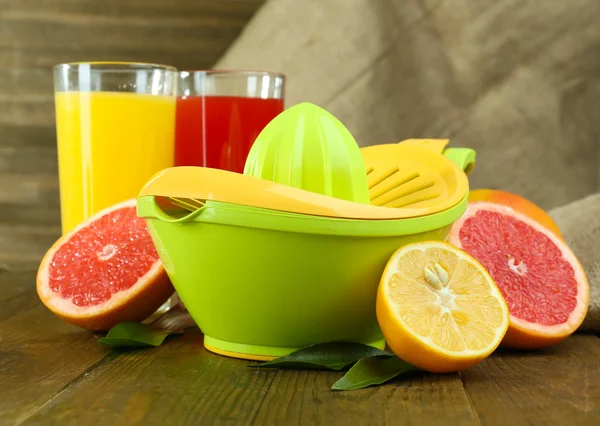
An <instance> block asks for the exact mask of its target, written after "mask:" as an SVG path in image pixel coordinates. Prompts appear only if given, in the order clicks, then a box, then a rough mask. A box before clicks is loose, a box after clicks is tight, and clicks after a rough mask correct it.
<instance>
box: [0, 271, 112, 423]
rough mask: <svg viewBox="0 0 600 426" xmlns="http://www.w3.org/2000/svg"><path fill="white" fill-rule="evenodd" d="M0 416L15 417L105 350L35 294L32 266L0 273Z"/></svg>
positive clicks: (5, 420) (4, 418) (89, 365)
mask: <svg viewBox="0 0 600 426" xmlns="http://www.w3.org/2000/svg"><path fill="white" fill-rule="evenodd" d="M0 294H2V296H0V419H2V420H1V423H2V424H14V423H19V422H20V421H21V420H23V419H24V418H26V417H27V416H29V415H30V414H31V413H32V412H33V411H35V410H36V409H37V408H38V407H39V406H41V405H42V404H44V403H45V402H46V401H48V400H49V399H50V398H52V397H53V396H55V395H56V394H57V393H59V392H60V391H61V390H62V389H63V388H65V387H67V386H68V385H69V384H70V383H71V382H72V381H73V380H76V379H77V378H78V377H79V376H81V375H82V374H84V373H85V372H86V371H88V370H90V369H91V368H93V367H94V366H95V365H97V364H98V363H99V362H101V361H102V359H103V358H104V357H105V356H107V355H108V354H109V351H108V350H107V349H106V348H104V347H102V346H101V345H99V344H98V343H97V342H96V339H95V338H94V337H93V334H92V333H90V332H87V331H83V330H79V329H77V328H75V327H73V326H71V325H69V324H67V323H65V322H64V321H62V320H59V319H58V318H57V317H55V316H54V315H53V314H52V313H50V311H48V310H47V309H46V308H45V307H44V306H43V305H42V304H41V303H40V302H39V300H38V299H37V295H36V293H35V272H28V273H26V274H23V273H11V272H2V273H0Z"/></svg>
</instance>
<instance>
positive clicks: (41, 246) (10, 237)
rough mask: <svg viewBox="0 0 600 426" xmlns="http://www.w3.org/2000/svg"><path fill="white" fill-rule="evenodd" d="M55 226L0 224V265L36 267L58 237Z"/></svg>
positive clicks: (58, 230)
mask: <svg viewBox="0 0 600 426" xmlns="http://www.w3.org/2000/svg"><path fill="white" fill-rule="evenodd" d="M60 234H61V231H60V228H59V227H57V226H54V227H43V226H26V225H5V224H2V223H0V265H1V264H3V263H5V264H9V265H10V264H21V265H24V264H29V265H32V266H34V265H35V266H37V264H38V263H39V262H40V260H42V256H43V255H44V254H45V253H46V251H47V250H48V249H49V248H50V246H51V245H52V244H53V243H54V241H56V240H57V239H58V237H60Z"/></svg>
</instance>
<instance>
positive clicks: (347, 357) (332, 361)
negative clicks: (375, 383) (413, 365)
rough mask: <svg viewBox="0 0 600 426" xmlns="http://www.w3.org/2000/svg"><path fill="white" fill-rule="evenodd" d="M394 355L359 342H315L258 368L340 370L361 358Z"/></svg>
mask: <svg viewBox="0 0 600 426" xmlns="http://www.w3.org/2000/svg"><path fill="white" fill-rule="evenodd" d="M392 356H394V355H392V354H390V353H388V352H385V351H382V350H380V349H377V348H373V347H371V346H367V345H363V344H361V343H349V342H331V343H317V344H316V345H311V346H307V347H305V348H302V349H299V350H297V351H295V352H292V353H291V354H289V355H286V356H283V357H281V358H277V359H274V360H272V361H267V362H264V363H262V364H259V365H258V367H259V368H294V369H299V370H323V369H325V370H341V369H343V368H345V367H347V366H349V365H350V364H353V363H355V362H356V361H358V360H359V359H362V358H371V357H388V358H389V357H392Z"/></svg>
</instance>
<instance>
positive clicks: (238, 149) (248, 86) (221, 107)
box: [175, 70, 285, 173]
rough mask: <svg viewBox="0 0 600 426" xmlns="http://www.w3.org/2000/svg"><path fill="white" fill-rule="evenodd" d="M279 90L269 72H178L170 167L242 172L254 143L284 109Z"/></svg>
mask: <svg viewBox="0 0 600 426" xmlns="http://www.w3.org/2000/svg"><path fill="white" fill-rule="evenodd" d="M284 88H285V77H284V76H283V75H282V74H276V73H270V72H263V71H223V70H212V71H182V72H180V73H179V82H178V97H177V118H176V124H175V165H176V166H203V167H211V168H217V169H223V170H229V171H233V172H237V173H242V172H243V171H244V164H245V162H246V157H247V156H248V152H249V151H250V148H251V147H252V144H253V143H254V140H255V139H256V137H257V136H258V134H259V133H260V132H261V131H262V129H263V128H264V127H265V126H266V125H267V124H268V123H269V122H270V121H271V120H272V119H273V118H275V117H276V116H277V115H278V114H279V113H281V112H282V111H283V108H284Z"/></svg>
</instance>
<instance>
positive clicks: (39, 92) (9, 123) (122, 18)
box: [0, 0, 264, 264]
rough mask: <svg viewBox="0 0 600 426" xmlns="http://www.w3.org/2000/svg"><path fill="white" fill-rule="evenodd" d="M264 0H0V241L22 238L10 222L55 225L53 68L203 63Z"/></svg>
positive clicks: (42, 228)
mask: <svg viewBox="0 0 600 426" xmlns="http://www.w3.org/2000/svg"><path fill="white" fill-rule="evenodd" d="M263 2H264V0H173V1H167V2H165V1H162V0H127V1H122V0H102V1H97V0H56V1H51V2H49V1H46V0H0V248H2V247H11V246H10V245H7V244H12V243H13V242H14V241H17V240H18V239H19V238H21V235H22V234H21V232H19V231H17V232H13V230H12V229H11V227H12V225H14V224H22V225H25V226H28V227H30V228H31V229H32V233H33V234H44V233H45V232H46V228H48V227H53V226H54V227H56V226H59V225H60V214H59V204H58V176H57V160H56V147H55V145H56V134H55V130H54V98H53V82H52V66H54V65H56V64H58V63H63V62H73V61H91V60H96V61H98V60H109V61H137V62H153V63H164V64H171V65H175V66H176V67H179V68H180V69H207V68H210V67H211V66H212V65H213V64H214V63H215V62H216V60H217V59H218V58H219V57H220V56H221V54H222V53H223V52H224V51H225V50H226V49H227V47H228V46H229V45H230V43H231V42H232V41H233V40H234V39H235V37H236V36H237V35H238V34H239V32H240V31H241V29H242V28H243V26H244V25H245V24H246V22H247V21H248V19H249V18H250V17H251V16H252V15H253V14H254V12H255V11H256V10H257V9H258V8H259V7H260V6H261V5H262V3H263ZM4 225H6V226H4ZM47 240H48V239H47V238H42V240H41V241H40V247H41V246H42V243H46V242H47ZM45 248H47V246H45ZM19 250H20V251H19ZM40 251H41V249H39V248H38V249H35V250H31V249H30V248H29V246H28V245H27V244H19V245H18V247H14V248H13V250H12V251H11V253H10V255H9V256H6V255H4V256H3V258H0V264H3V263H5V264H6V263H11V264H13V263H14V262H17V263H19V264H21V263H23V262H22V261H21V260H20V259H21V257H22V258H24V260H25V262H29V261H30V259H36V260H38V261H39V257H40Z"/></svg>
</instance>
